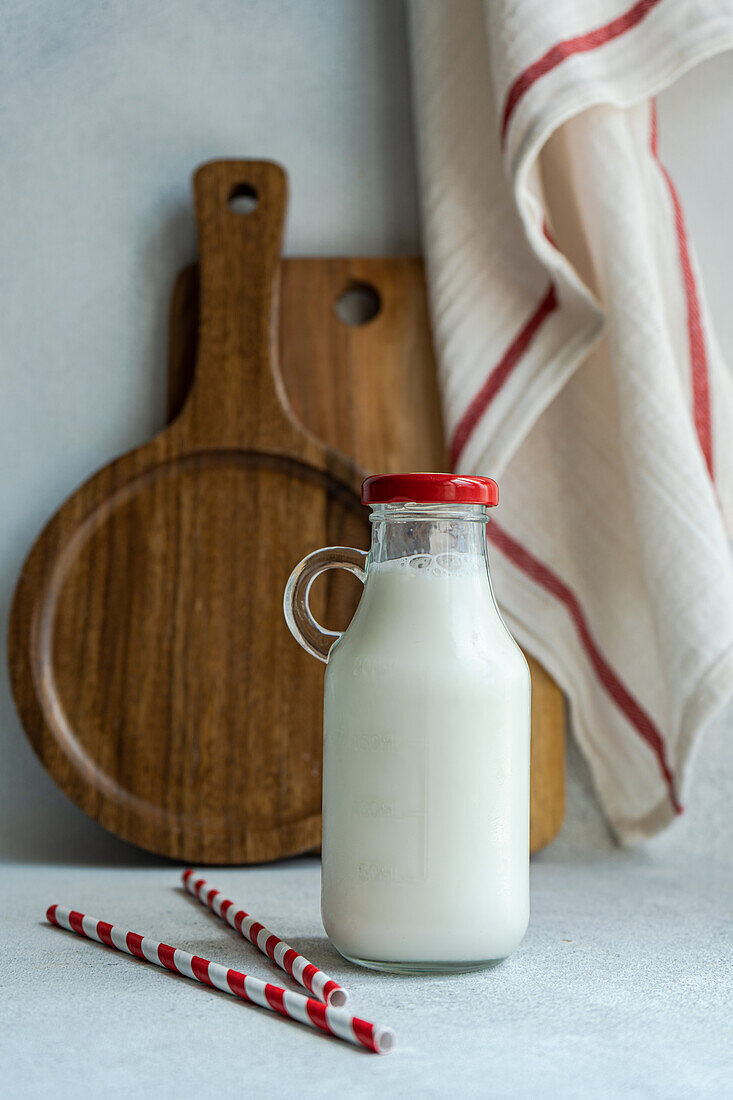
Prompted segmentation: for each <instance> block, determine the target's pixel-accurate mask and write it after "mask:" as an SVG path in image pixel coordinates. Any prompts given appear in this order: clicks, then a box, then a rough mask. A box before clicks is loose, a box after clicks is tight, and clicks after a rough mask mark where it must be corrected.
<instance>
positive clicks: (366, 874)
mask: <svg viewBox="0 0 733 1100" xmlns="http://www.w3.org/2000/svg"><path fill="white" fill-rule="evenodd" d="M357 870H358V874H359V881H360V882H391V881H392V879H393V878H394V868H393V867H392V866H391V865H390V864H389V863H366V862H364V861H362V862H361V863H360V864H359V865H358V868H357Z"/></svg>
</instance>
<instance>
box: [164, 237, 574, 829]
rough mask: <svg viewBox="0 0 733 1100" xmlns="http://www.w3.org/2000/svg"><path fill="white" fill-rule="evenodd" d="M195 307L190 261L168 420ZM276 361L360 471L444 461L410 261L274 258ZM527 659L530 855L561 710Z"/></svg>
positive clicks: (178, 395)
mask: <svg viewBox="0 0 733 1100" xmlns="http://www.w3.org/2000/svg"><path fill="white" fill-rule="evenodd" d="M363 285H366V286H367V287H372V288H374V290H376V291H377V293H378V295H379V299H380V303H381V306H380V310H379V313H378V314H377V316H376V317H375V318H374V319H373V320H371V321H369V322H368V323H366V324H364V325H360V326H350V325H346V324H344V323H343V322H342V321H340V320H339V318H338V317H337V315H336V312H335V308H334V307H335V303H336V302H337V301H338V300H339V298H340V297H341V296H342V295H343V294H344V292H345V291H347V290H348V289H349V288H350V287H358V286H363ZM197 313H198V275H197V269H196V267H195V265H192V266H190V267H188V268H186V269H184V270H183V271H182V272H181V273H180V275H179V277H178V279H177V281H176V284H175V287H174V292H173V297H172V302H171V313H170V342H169V348H170V354H169V371H168V383H169V385H168V397H169V415H170V417H171V418H172V417H174V416H175V415H176V414H177V412H178V411H179V409H180V408H181V407H182V405H183V403H184V401H185V397H186V394H187V392H188V389H189V387H190V385H191V382H192V380H193V375H194V370H195V358H196V356H195V348H196V339H197ZM280 368H281V374H282V379H283V384H284V386H285V390H286V393H287V397H288V401H289V404H290V406H291V408H292V410H293V412H294V414H295V415H296V416H297V417H298V418H299V420H301V421H302V423H303V424H305V425H306V426H307V428H308V429H309V430H310V431H312V432H314V433H315V434H316V435H318V436H319V437H320V438H321V439H322V440H323V441H324V442H326V443H328V444H329V445H330V446H331V447H334V448H339V449H340V450H341V451H343V452H344V453H346V454H348V455H350V456H351V457H352V458H353V459H355V460H356V461H357V462H358V464H359V465H360V466H361V467H363V468H364V469H365V470H367V471H368V472H370V473H375V472H382V473H394V472H398V471H400V470H445V469H448V465H447V461H448V460H447V456H446V451H445V445H444V436H443V427H442V422H441V415H440V402H439V397H438V391H437V385H436V370H435V360H434V355H433V347H432V341H431V337H430V327H429V321H428V313H427V298H426V288H425V279H424V272H423V264H422V261H421V260H419V259H412V258H408V259H405V258H401V257H400V258H387V259H385V258H376V259H287V260H285V261H283V265H282V279H281V301H280ZM326 576H327V577H328V578H329V580H331V583H332V584H334V585H338V584H348V583H351V584H355V583H356V582H353V581H349V580H345V579H344V578H343V575H339V574H338V573H337V572H332V573H328V574H327V575H326ZM333 595H334V594H333V593H331V598H333ZM344 622H345V620H343V619H342V620H338V619H336V620H333V621H332V622H331V623H329V625H333V626H334V627H343V625H344ZM529 665H530V669H531V673H532V781H531V847H532V851H537V850H539V849H540V848H543V847H545V845H547V844H549V843H550V841H551V840H552V839H553V838H554V837H555V836H556V835H557V832H558V830H559V829H560V826H561V825H562V821H563V817H564V812H565V708H564V700H563V696H562V694H561V692H560V691H559V689H558V688H557V686H556V685H555V684H554V682H553V681H552V680H551V679H550V677H549V676H548V675H547V673H546V672H545V671H544V669H543V668H542V667H541V666H540V665H539V664H538V663H537V662H536V661H534V660H533V659H532V658H531V657H530V658H529Z"/></svg>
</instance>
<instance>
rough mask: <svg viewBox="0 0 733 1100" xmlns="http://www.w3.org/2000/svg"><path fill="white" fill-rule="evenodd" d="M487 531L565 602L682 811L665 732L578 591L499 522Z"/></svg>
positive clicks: (525, 570) (585, 645)
mask: <svg viewBox="0 0 733 1100" xmlns="http://www.w3.org/2000/svg"><path fill="white" fill-rule="evenodd" d="M487 534H488V537H489V539H490V540H491V542H492V543H493V544H494V546H496V547H497V549H498V550H500V551H501V552H502V554H504V555H505V556H506V557H507V558H509V560H510V561H511V562H512V564H513V565H515V566H516V568H517V569H519V570H521V572H523V573H524V574H525V575H526V576H528V577H529V578H530V579H531V580H533V581H534V582H535V583H536V584H538V585H540V586H541V587H542V588H544V589H545V591H547V592H549V593H550V594H551V595H553V596H554V597H555V598H556V599H558V600H559V601H560V602H561V603H563V604H564V605H565V607H566V608H567V611H568V613H569V615H570V618H571V619H572V621H573V624H574V625H575V629H576V630H577V632H578V636H579V638H580V641H581V643H582V645H583V648H584V649H585V651H586V653H587V655H588V659H589V660H590V663H591V665H592V666H593V669H594V671H595V673H596V675H597V677H598V679H599V680H600V682H601V684H602V685H603V687H604V688H605V690H606V692H607V693H608V695H609V696H610V698H611V699H612V700H613V702H614V703H615V704H616V706H617V707H618V708H619V710H620V711H621V712H622V713H623V714H624V716H625V717H626V718H627V720H628V721H629V723H630V724H631V725H632V726H633V728H634V729H635V730H636V732H637V733H638V734H639V736H640V737H641V739H642V740H643V741H645V742H646V744H647V745H648V746H649V748H650V749H651V750H652V752H653V753H654V755H655V756H656V758H657V762H658V764H659V770H660V772H661V773H662V776H663V778H664V781H665V784H666V786H667V790H668V791H669V798H670V801H671V803H672V806H673V807H674V811H675V813H677V814H681V813H682V806H681V805H680V803H679V801H678V799H677V794H676V792H675V785H674V776H673V775H672V771H671V769H670V767H669V764H668V763H667V756H666V752H665V748H664V742H663V740H662V737H661V734H660V733H659V731H658V730H657V728H656V726H655V725H654V723H653V722H652V720H651V718H650V717H649V715H648V714H647V713H646V711H645V710H643V709H642V707H641V706H640V705H639V704H638V703H637V702H636V700H635V699H634V698H633V696H632V695H631V693H630V692H629V691H628V689H627V688H626V687H625V686H624V684H622V682H621V680H620V679H619V678H618V676H617V675H616V673H615V672H614V671H613V669H612V668H611V666H610V665H609V664H608V662H607V661H606V659H605V657H604V656H603V654H602V653H601V651H600V649H599V648H598V645H597V644H596V641H595V639H594V637H593V635H592V634H591V632H590V627H589V626H588V622H587V620H586V617H585V615H584V613H583V609H582V607H581V606H580V603H579V601H578V598H577V596H576V595H575V593H574V592H573V591H572V589H570V588H569V587H568V586H567V585H566V584H565V583H564V581H562V580H561V579H560V577H558V575H557V573H554V572H553V571H552V569H550V568H549V567H548V566H547V565H544V564H543V563H542V562H541V561H539V559H538V558H536V557H534V555H533V554H531V553H530V552H529V550H526V549H525V548H524V547H523V546H521V545H520V544H519V543H518V542H517V541H516V540H515V539H513V538H512V537H511V535H510V534H508V532H506V531H505V530H503V528H501V527H499V526H498V525H497V524H496V523H495V522H493V521H492V522H491V523H490V524H489V525H488V527H487Z"/></svg>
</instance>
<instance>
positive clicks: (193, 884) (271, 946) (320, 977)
mask: <svg viewBox="0 0 733 1100" xmlns="http://www.w3.org/2000/svg"><path fill="white" fill-rule="evenodd" d="M183 885H184V886H185V887H186V889H187V890H188V892H189V894H193V896H194V897H195V898H198V900H199V901H200V902H203V904H204V905H207V906H208V907H209V909H210V910H211V911H212V913H215V914H216V916H217V917H221V919H222V920H223V921H226V923H227V924H230V925H231V926H232V928H234V929H235V930H236V931H237V932H239V934H240V935H241V936H244V938H245V939H247V940H249V941H250V943H253V944H254V945H255V947H256V948H257V949H258V950H259V951H261V952H262V954H263V955H267V957H268V958H270V959H272V961H273V962H274V963H277V965H278V966H279V967H280V969H281V970H284V971H285V973H286V974H289V975H290V976H291V978H295V980H296V982H300V984H301V985H302V986H304V988H305V989H307V990H308V991H309V992H310V993H312V994H313V996H314V997H318V998H319V1000H321V1001H325V1002H326V1004H329V1005H333V1006H334V1008H342V1007H343V1005H345V1004H346V1002H347V1000H348V999H349V995H348V993H347V992H346V990H345V989H344V988H343V986H340V985H339V983H338V982H336V981H334V979H333V978H329V976H328V974H324V973H323V971H322V970H319V969H318V967H317V966H314V965H313V963H312V962H308V960H307V959H305V958H303V956H302V955H299V954H298V952H297V951H296V950H295V948H294V947H290V945H289V944H287V943H285V941H284V940H281V939H280V937H279V936H276V935H275V933H274V932H271V931H270V929H269V928H265V926H264V924H260V922H259V921H257V920H255V919H254V917H251V916H250V915H249V913H245V911H244V909H237V908H236V906H235V904H234V902H233V901H230V900H229V898H225V897H224V896H223V895H222V894H221V893H220V891H219V890H215V889H214V887H213V886H210V885H209V883H208V882H207V881H206V879H205V878H201V876H196V875H195V874H194V872H193V871H191V870H188V871H184V872H183Z"/></svg>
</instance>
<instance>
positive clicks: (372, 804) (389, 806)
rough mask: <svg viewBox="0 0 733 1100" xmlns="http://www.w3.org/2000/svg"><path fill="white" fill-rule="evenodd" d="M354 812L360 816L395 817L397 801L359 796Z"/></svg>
mask: <svg viewBox="0 0 733 1100" xmlns="http://www.w3.org/2000/svg"><path fill="white" fill-rule="evenodd" d="M354 813H355V814H357V815H358V816H359V817H395V816H396V809H395V803H394V802H383V801H382V800H381V799H379V798H357V800H356V802H355V803H354Z"/></svg>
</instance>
